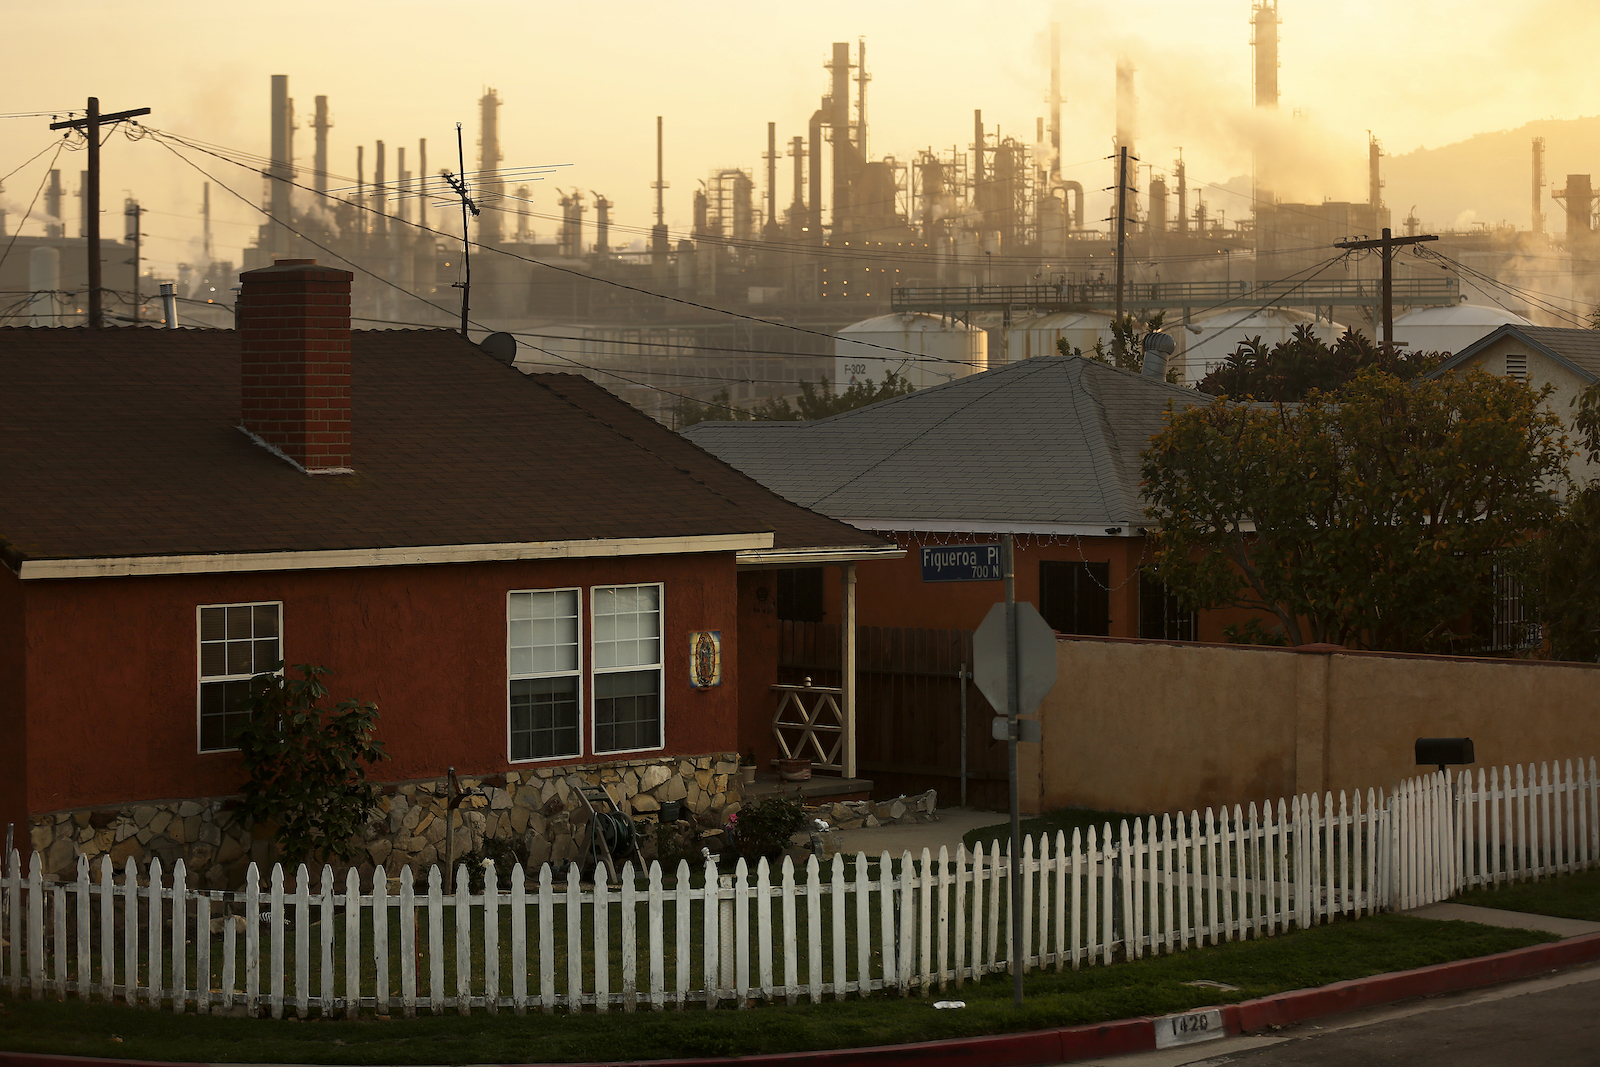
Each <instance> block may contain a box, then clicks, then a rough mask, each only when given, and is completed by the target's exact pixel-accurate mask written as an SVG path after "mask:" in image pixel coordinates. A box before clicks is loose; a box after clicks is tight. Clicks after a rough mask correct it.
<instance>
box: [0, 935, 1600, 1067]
mask: <svg viewBox="0 0 1600 1067" xmlns="http://www.w3.org/2000/svg"><path fill="white" fill-rule="evenodd" d="M1595 960H1600V934H1585V935H1583V936H1582V937H1571V938H1567V939H1566V940H1564V941H1556V942H1553V943H1551V944H1545V945H1534V946H1532V947H1530V948H1519V949H1514V950H1512V951H1510V952H1500V953H1497V954H1495V955H1493V956H1479V957H1477V958H1475V959H1470V960H1457V961H1455V962H1453V963H1439V964H1434V965H1433V966H1430V967H1418V968H1416V969H1415V970H1410V971H1396V972H1394V973H1392V974H1380V975H1375V976H1373V977H1371V978H1356V979H1352V980H1351V981H1348V982H1335V983H1334V984H1332V985H1326V986H1320V987H1318V988H1316V989H1298V990H1294V991H1292V992H1288V993H1276V994H1273V995H1272V996H1270V997H1260V998H1258V999H1256V1000H1246V1001H1242V1002H1240V1003H1238V1004H1225V1005H1220V1006H1218V1007H1220V1010H1221V1011H1222V1021H1223V1028H1224V1030H1225V1031H1226V1032H1227V1033H1230V1034H1238V1033H1250V1032H1252V1031H1255V1030H1263V1029H1266V1028H1267V1027H1269V1026H1284V1025H1287V1024H1289V1023H1295V1022H1301V1021H1304V1020H1306V1019H1314V1018H1317V1017H1319V1016H1323V1015H1336V1014H1339V1013H1341V1012H1348V1011H1356V1010H1358V1009H1361V1008H1370V1007H1376V1006H1377V1005H1380V1004H1389V1003H1393V1002H1394V1001H1398V1000H1409V999H1411V998H1413V997H1424V996H1431V995H1436V994H1439V993H1454V992H1459V991H1461V990H1465V989H1477V988H1480V987H1482V986H1488V985H1495V984H1497V983H1500V982H1509V981H1513V980H1515V979H1518V978H1527V977H1530V976H1532V975H1536V974H1542V973H1544V972H1546V971H1552V970H1556V969H1558V968H1562V967H1573V966H1577V965H1579V964H1583V963H1592V962H1594V961H1595ZM1196 1010H1199V1009H1196ZM1155 1043H1156V1040H1155V1023H1154V1020H1153V1019H1150V1018H1146V1017H1141V1018H1136V1019H1119V1020H1117V1021H1116V1022H1109V1023H1100V1024H1096V1025H1091V1026H1071V1027H1063V1028H1060V1029H1055V1030H1033V1031H1029V1032H1026V1033H1020V1034H993V1035H990V1036H987V1037H965V1038H958V1039H955V1040H951V1041H926V1042H917V1043H914V1044H904V1045H879V1046H876V1047H873V1048H853V1049H825V1050H821V1051H817V1052H783V1053H774V1054H769V1055H759V1056H729V1057H716V1058H709V1059H708V1058H700V1059H676V1060H607V1061H603V1062H591V1063H579V1064H562V1065H549V1067H715V1065H728V1064H738V1065H741V1067H766V1065H771V1067H851V1065H854V1064H872V1065H874V1067H880V1065H881V1067H889V1065H894V1064H924V1063H928V1064H939V1065H940V1067H1037V1065H1040V1064H1052V1063H1068V1062H1071V1061H1073V1060H1083V1059H1089V1058H1091V1057H1095V1056H1118V1055H1122V1054H1124V1053H1129V1052H1148V1051H1150V1050H1152V1049H1154V1048H1155ZM0 1067H198V1065H196V1064H192V1063H161V1062H157V1061H152V1060H118V1059H100V1058H95V1057H85V1056H50V1055H42V1054H35V1053H24V1052H3V1051H0ZM523 1067H537V1065H523Z"/></svg>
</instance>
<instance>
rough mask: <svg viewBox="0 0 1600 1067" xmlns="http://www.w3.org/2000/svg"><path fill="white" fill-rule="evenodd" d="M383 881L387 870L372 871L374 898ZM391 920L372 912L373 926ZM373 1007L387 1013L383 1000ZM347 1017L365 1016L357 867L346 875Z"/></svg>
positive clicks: (378, 1011)
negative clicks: (379, 884)
mask: <svg viewBox="0 0 1600 1067" xmlns="http://www.w3.org/2000/svg"><path fill="white" fill-rule="evenodd" d="M382 880H383V868H382V867H379V868H377V869H376V870H374V871H373V872H372V887H373V891H374V896H376V891H377V887H378V883H379V882H380V881H382ZM388 918H389V917H388V916H387V915H385V914H384V913H383V912H381V911H379V910H378V909H377V908H373V909H372V924H373V926H377V925H378V924H379V923H380V922H382V923H387V921H388ZM330 925H331V924H330ZM373 1004H374V1010H375V1012H376V1013H377V1014H379V1015H383V1014H385V1013H384V1010H383V1003H382V1002H381V1001H378V1000H376V999H374V1001H373ZM324 1010H327V1009H324ZM344 1014H345V1017H346V1018H349V1019H355V1018H358V1017H359V1016H360V1015H361V874H360V872H358V871H357V870H356V869H355V868H354V867H351V868H350V869H349V870H348V871H346V872H345V876H344Z"/></svg>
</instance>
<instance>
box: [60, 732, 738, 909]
mask: <svg viewBox="0 0 1600 1067" xmlns="http://www.w3.org/2000/svg"><path fill="white" fill-rule="evenodd" d="M738 763H739V758H738V756H737V755H736V754H732V753H725V752H724V753H715V754H711V755H701V756H671V757H655V758H650V759H637V760H617V761H614V762H609V763H597V764H584V765H576V766H575V765H570V764H567V765H561V766H553V767H552V766H527V767H523V768H521V769H519V770H514V771H507V772H505V773H503V774H492V775H487V776H483V777H461V778H458V779H457V781H458V783H459V784H460V786H461V788H462V789H476V790H479V791H480V793H481V795H477V796H469V797H468V798H467V800H465V801H464V802H463V803H462V804H461V805H460V806H459V807H458V808H457V809H456V824H455V849H454V855H456V856H457V857H460V856H462V855H464V854H465V853H468V852H471V851H473V850H475V849H478V848H481V847H482V845H483V842H484V840H485V839H496V838H499V839H505V840H513V841H521V842H523V843H524V844H525V845H526V847H527V849H528V858H529V861H530V864H531V865H533V866H535V867H537V866H538V865H539V864H541V863H544V862H546V861H550V862H554V863H565V862H567V861H568V860H571V859H576V858H577V855H578V848H579V845H578V842H579V841H581V840H582V836H581V835H582V832H583V825H584V823H585V821H586V819H587V811H586V809H585V808H584V806H583V803H582V802H581V801H580V800H578V799H577V798H576V797H574V795H573V791H572V787H571V786H569V785H568V784H567V781H566V779H567V776H568V775H573V774H576V775H578V776H579V777H581V778H583V779H585V780H587V781H589V782H591V783H598V784H603V785H605V786H607V787H609V788H610V791H611V795H612V796H613V797H619V799H622V800H623V802H624V803H625V804H627V805H628V806H630V807H631V808H632V812H633V815H634V816H635V817H636V818H638V817H647V816H651V815H654V814H655V813H656V812H657V811H659V810H660V807H661V805H662V803H664V802H668V801H673V800H676V801H680V802H682V805H683V810H684V811H685V813H686V814H689V815H692V816H695V817H697V818H698V819H700V820H701V821H703V822H710V823H713V824H718V823H721V822H722V820H723V819H724V817H725V816H726V815H727V814H728V813H730V812H736V811H738V810H739V807H740V802H741V799H742V789H741V785H740V781H739V773H738V770H739V767H738ZM447 803H448V786H447V785H446V783H445V782H444V780H443V779H433V780H428V781H422V782H404V783H396V784H391V785H386V786H385V787H384V793H383V797H382V799H381V801H380V802H379V805H378V812H377V814H376V816H375V817H374V818H373V820H372V821H371V822H370V823H368V824H367V827H366V829H365V831H364V833H363V834H362V837H361V841H360V852H364V853H365V858H364V859H361V860H359V861H358V862H357V863H355V864H354V865H353V866H355V867H356V868H357V869H358V870H359V871H360V872H361V875H362V879H363V881H366V880H367V879H368V878H370V876H371V875H372V873H373V872H374V871H375V870H378V869H382V870H384V871H386V872H387V873H388V874H390V875H395V874H398V873H399V872H400V870H401V869H402V868H404V867H407V866H410V867H411V868H412V869H413V870H417V869H420V868H426V867H428V866H430V865H432V864H434V863H443V862H444V861H445V858H446V854H447V851H448V849H447V844H446V842H445V825H446V814H447V811H446V805H447ZM236 804H237V801H235V800H234V799H232V798H227V797H216V798H196V799H189V800H159V801H150V802H147V803H143V804H129V805H123V806H120V807H115V808H96V809H85V810H79V811H57V812H49V813H47V814H44V815H35V816H33V817H32V818H30V820H29V823H30V825H29V831H30V835H31V837H32V844H33V849H34V851H35V852H36V853H38V854H39V855H40V856H41V857H42V858H43V862H44V870H45V875H46V877H51V876H54V877H60V878H71V877H74V876H75V874H76V871H77V865H78V857H79V856H87V857H89V859H90V860H91V861H92V862H94V863H98V861H99V858H100V857H101V856H104V855H109V856H110V857H111V860H112V862H113V863H114V864H115V865H116V866H117V868H118V869H119V870H120V869H121V868H122V866H123V865H124V863H125V862H126V861H127V860H128V859H129V858H132V859H133V860H134V862H135V863H137V864H139V865H140V866H141V867H142V866H144V864H145V863H146V862H147V861H148V860H150V859H151V858H155V857H159V858H160V860H161V862H162V865H163V866H164V867H166V868H167V869H169V870H170V869H171V867H172V865H173V863H175V862H176V861H177V860H179V859H181V860H183V862H184V866H185V867H186V868H187V869H188V871H189V872H190V877H191V882H190V884H191V885H204V886H209V887H210V888H213V889H226V888H229V887H232V886H238V885H241V884H243V882H244V875H245V871H246V869H247V868H248V867H249V865H250V864H251V863H252V862H254V863H257V864H260V865H262V866H263V867H265V866H266V865H268V864H270V863H272V862H273V861H274V860H275V859H276V858H277V854H276V851H275V849H274V848H273V842H272V832H273V829H274V828H273V827H272V826H271V825H270V824H258V825H255V826H246V825H244V823H243V822H242V821H241V820H240V819H238V818H236V817H235V814H234V808H235V806H236ZM359 854H360V853H358V855H359Z"/></svg>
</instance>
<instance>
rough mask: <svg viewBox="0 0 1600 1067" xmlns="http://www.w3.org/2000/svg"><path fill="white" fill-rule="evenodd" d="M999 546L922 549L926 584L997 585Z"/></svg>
mask: <svg viewBox="0 0 1600 1067" xmlns="http://www.w3.org/2000/svg"><path fill="white" fill-rule="evenodd" d="M1004 577H1005V575H1004V574H1002V573H1001V570H1000V546H999V545H998V544H995V545H929V546H926V547H924V548H923V550H922V580H923V581H925V582H998V581H999V580H1000V579H1002V578H1004Z"/></svg>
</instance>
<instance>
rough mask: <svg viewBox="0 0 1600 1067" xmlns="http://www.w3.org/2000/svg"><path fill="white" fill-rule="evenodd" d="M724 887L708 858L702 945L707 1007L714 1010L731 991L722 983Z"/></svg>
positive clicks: (703, 897)
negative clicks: (722, 888) (721, 921)
mask: <svg viewBox="0 0 1600 1067" xmlns="http://www.w3.org/2000/svg"><path fill="white" fill-rule="evenodd" d="M721 885H722V881H721V877H720V876H719V875H718V874H717V863H716V861H715V860H714V859H712V858H710V857H709V856H708V857H706V865H705V888H704V889H703V890H702V893H703V896H702V897H701V911H702V916H701V934H700V942H701V952H702V959H703V960H704V964H705V972H704V978H705V986H706V1007H707V1008H713V1009H714V1008H716V1006H717V1002H718V1000H719V999H720V997H721V996H722V995H723V994H724V993H725V992H726V990H727V988H728V984H727V983H726V982H724V981H722V968H723V967H724V966H725V961H724V960H723V959H722V938H723V937H724V936H725V935H724V932H723V930H722V929H721V923H720V921H719V920H720V918H721V913H722V894H721Z"/></svg>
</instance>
